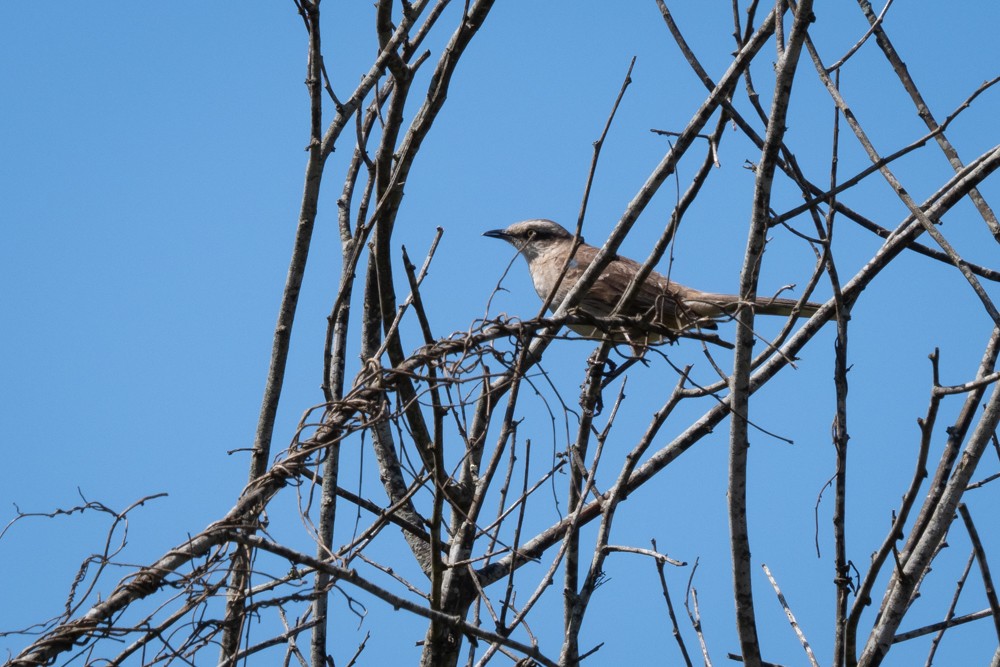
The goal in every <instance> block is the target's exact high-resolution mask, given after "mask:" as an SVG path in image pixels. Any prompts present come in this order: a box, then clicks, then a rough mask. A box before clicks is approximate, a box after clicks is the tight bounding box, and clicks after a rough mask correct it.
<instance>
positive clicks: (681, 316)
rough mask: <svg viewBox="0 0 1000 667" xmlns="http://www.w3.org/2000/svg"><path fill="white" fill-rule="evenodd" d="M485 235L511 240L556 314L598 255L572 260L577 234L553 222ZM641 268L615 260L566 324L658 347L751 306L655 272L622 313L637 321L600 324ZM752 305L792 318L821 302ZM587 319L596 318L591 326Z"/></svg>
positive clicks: (587, 249)
mask: <svg viewBox="0 0 1000 667" xmlns="http://www.w3.org/2000/svg"><path fill="white" fill-rule="evenodd" d="M483 236H489V237H491V238H495V239H502V240H504V241H507V242H508V243H510V244H511V245H513V246H514V247H515V248H517V249H518V251H520V253H521V254H522V255H524V258H525V259H526V260H528V271H529V272H530V273H531V281H532V282H533V283H534V284H535V291H536V292H538V296H540V297H541V298H542V299H543V300H544V299H547V298H548V297H549V295H550V294H552V302H551V305H550V306H549V307H550V309H551V310H552V311H555V310H556V309H557V308H558V307H559V305H560V304H561V303H562V300H563V299H564V298H566V295H567V294H568V293H569V291H570V289H571V288H572V287H573V286H574V285H575V284H576V282H577V281H578V280H579V279H580V277H581V276H582V275H583V272H584V271H585V270H586V269H587V267H588V266H590V263H591V262H592V261H594V257H595V256H596V255H597V251H598V249H597V248H595V247H594V246H590V245H587V244H586V243H581V245H580V246H579V247H578V248H577V249H576V254H574V255H573V258H572V259H570V257H569V255H570V252H572V250H573V235H572V234H570V233H569V232H568V231H566V230H565V229H564V228H563V227H562V226H560V225H558V224H556V223H554V222H552V221H551V220H525V221H523V222H515V223H514V224H513V225H511V226H510V227H508V228H507V229H494V230H491V231H488V232H485V233H484V234H483ZM567 261H568V266H567ZM563 267H566V275H565V276H563V278H562V281H559V276H560V274H561V273H562V271H563ZM640 267H641V265H640V264H639V263H638V262H635V261H633V260H631V259H629V258H627V257H620V256H615V257H614V258H613V259H612V260H611V262H610V263H609V264H608V265H607V266H606V267H605V268H604V271H603V272H601V275H600V276H599V277H598V278H597V280H596V281H595V282H594V284H593V285H591V286H590V289H588V290H587V293H586V294H584V295H583V297H582V298H581V299H580V301H579V304H578V308H579V311H580V312H581V313H582V314H583V315H584V316H585V317H584V318H582V319H583V320H584V321H583V322H579V321H577V322H572V321H571V322H567V326H568V327H569V328H570V329H572V330H573V331H575V332H576V333H578V334H580V335H582V336H585V337H588V338H595V337H596V338H600V337H601V333H602V332H610V333H611V334H612V338H613V339H614V340H620V341H626V342H629V343H631V344H633V345H642V344H648V343H656V342H659V341H661V340H663V339H664V338H666V339H668V340H674V339H676V338H677V336H678V335H680V334H685V333H686V334H689V335H696V336H697V333H698V331H700V330H702V329H715V328H717V327H716V324H715V321H716V320H718V319H721V318H724V317H727V316H732V315H733V314H734V313H735V312H736V310H737V309H738V308H739V307H740V306H741V305H742V304H745V303H747V302H741V301H740V298H739V297H738V296H734V295H730V294H713V293H711V292H702V291H700V290H696V289H692V288H690V287H685V286H684V285H679V284H677V283H675V282H673V281H671V280H668V279H667V278H666V276H663V275H661V274H659V273H657V272H656V271H651V272H650V274H649V275H648V276H647V277H646V279H645V280H644V281H643V283H642V285H640V286H639V289H638V291H637V292H636V293H635V295H634V296H633V298H632V299H631V300H630V301H629V303H627V304H626V305H625V308H623V309H622V310H621V311H620V312H619V315H621V316H622V318H624V319H631V320H632V322H630V323H629V322H625V323H622V322H620V321H617V322H614V323H612V324H610V325H609V323H608V322H607V321H606V320H605V321H603V322H601V321H600V320H603V319H604V318H607V317H608V316H609V315H611V311H612V310H613V309H614V307H615V306H616V305H617V304H618V301H619V299H620V298H621V296H622V294H623V293H624V292H625V288H626V287H628V285H629V283H630V282H631V281H632V278H633V277H634V276H635V274H636V273H637V272H638V271H639V269H640ZM557 283H558V284H557ZM553 290H555V292H554V294H553ZM753 307H754V310H755V311H756V312H757V313H760V314H763V315H782V316H789V315H791V314H792V313H793V312H794V313H797V314H799V315H803V316H809V315H812V314H813V313H815V312H816V310H817V309H818V308H819V307H820V304H818V303H812V302H806V303H802V304H800V303H799V302H798V301H795V300H792V299H779V298H770V299H769V298H757V300H756V301H754V303H753ZM586 316H589V317H586ZM586 320H591V322H592V323H588V322H586Z"/></svg>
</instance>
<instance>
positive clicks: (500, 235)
mask: <svg viewBox="0 0 1000 667" xmlns="http://www.w3.org/2000/svg"><path fill="white" fill-rule="evenodd" d="M483 236H489V237H490V238H491V239H500V240H501V241H510V235H509V234H508V233H507V232H506V231H504V230H503V229H491V230H490V231H488V232H483Z"/></svg>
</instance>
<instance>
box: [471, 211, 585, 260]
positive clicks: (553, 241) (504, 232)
mask: <svg viewBox="0 0 1000 667" xmlns="http://www.w3.org/2000/svg"><path fill="white" fill-rule="evenodd" d="M483 236H489V237H490V238H494V239H502V240H504V241H506V242H507V243H509V244H511V245H512V246H514V247H515V248H517V249H518V250H520V251H521V254H522V255H524V257H525V259H527V260H528V261H529V262H530V261H531V260H533V259H535V258H536V257H538V256H539V255H542V254H544V253H545V252H546V251H547V250H549V249H550V248H552V247H553V246H555V245H557V244H561V243H567V242H569V241H571V240H572V239H573V235H572V234H570V233H569V232H568V231H566V230H565V229H564V228H563V227H562V225H559V224H557V223H555V222H552V221H551V220H524V221H522V222H515V223H514V224H513V225H511V226H510V227H508V228H507V229H491V230H490V231H488V232H483ZM581 240H582V239H581Z"/></svg>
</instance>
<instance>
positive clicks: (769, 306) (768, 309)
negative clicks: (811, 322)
mask: <svg viewBox="0 0 1000 667" xmlns="http://www.w3.org/2000/svg"><path fill="white" fill-rule="evenodd" d="M740 303H741V302H740V298H739V297H738V296H736V295H734V294H712V293H710V292H700V293H699V294H697V295H692V296H688V297H687V298H685V299H684V305H686V306H687V307H688V308H689V309H690V310H691V312H693V313H694V314H696V315H697V316H699V317H712V318H715V317H723V316H726V315H735V314H736V311H737V309H738V308H739V305H740ZM744 303H745V302H744ZM822 305H823V304H821V303H816V302H815V301H806V302H805V303H803V304H801V305H800V304H799V302H798V301H797V300H795V299H782V298H779V297H757V300H756V301H755V302H754V311H756V313H757V314H758V315H777V316H779V317H788V316H789V315H791V314H792V311H794V310H795V309H796V307H798V315H799V316H800V317H810V316H811V315H812V314H813V313H815V312H816V311H817V310H819V308H820V306H822Z"/></svg>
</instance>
